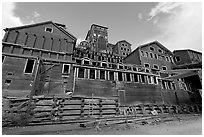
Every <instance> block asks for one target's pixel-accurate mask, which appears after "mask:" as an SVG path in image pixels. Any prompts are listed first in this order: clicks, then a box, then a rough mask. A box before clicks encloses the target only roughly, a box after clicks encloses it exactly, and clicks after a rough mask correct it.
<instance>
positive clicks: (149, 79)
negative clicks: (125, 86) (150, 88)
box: [147, 76, 152, 84]
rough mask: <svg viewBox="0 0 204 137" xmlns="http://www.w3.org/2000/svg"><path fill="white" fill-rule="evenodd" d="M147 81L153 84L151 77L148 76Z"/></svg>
mask: <svg viewBox="0 0 204 137" xmlns="http://www.w3.org/2000/svg"><path fill="white" fill-rule="evenodd" d="M147 79H148V83H149V84H151V83H152V79H151V76H147Z"/></svg>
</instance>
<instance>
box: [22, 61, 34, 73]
mask: <svg viewBox="0 0 204 137" xmlns="http://www.w3.org/2000/svg"><path fill="white" fill-rule="evenodd" d="M29 60H33V61H34V62H33V67H32V72H31V73H26V72H25V70H26V66H27V64H28V61H29ZM35 61H36V60H35V59H26V64H25V67H24V70H23V73H24V74H29V75H31V74H33V71H34V68H35V64H36V63H35Z"/></svg>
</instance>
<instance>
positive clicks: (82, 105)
mask: <svg viewBox="0 0 204 137" xmlns="http://www.w3.org/2000/svg"><path fill="white" fill-rule="evenodd" d="M84 105H85V100H84V98H82V99H81V117H84Z"/></svg>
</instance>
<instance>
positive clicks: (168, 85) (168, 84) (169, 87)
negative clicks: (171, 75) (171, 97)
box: [167, 81, 171, 89]
mask: <svg viewBox="0 0 204 137" xmlns="http://www.w3.org/2000/svg"><path fill="white" fill-rule="evenodd" d="M167 87H168V89H171V82H170V81H168V82H167Z"/></svg>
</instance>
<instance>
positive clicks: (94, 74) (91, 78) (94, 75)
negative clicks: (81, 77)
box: [88, 68, 96, 80]
mask: <svg viewBox="0 0 204 137" xmlns="http://www.w3.org/2000/svg"><path fill="white" fill-rule="evenodd" d="M88 70H89V73H88V74H89V79H90V80H95V79H96V69H92V68H90V69H88ZM91 70H94V78H91Z"/></svg>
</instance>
